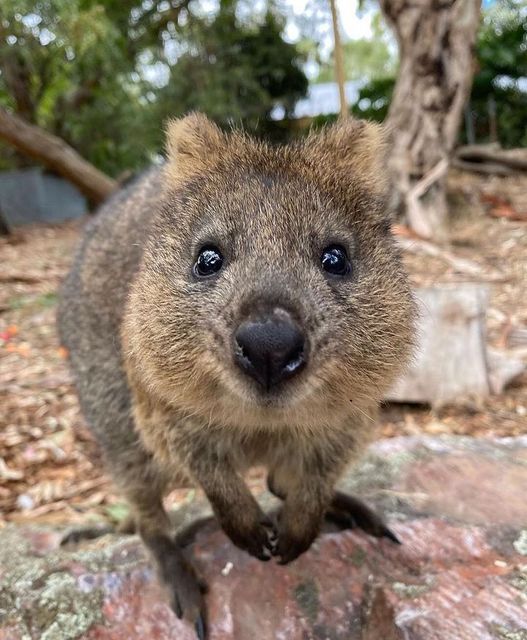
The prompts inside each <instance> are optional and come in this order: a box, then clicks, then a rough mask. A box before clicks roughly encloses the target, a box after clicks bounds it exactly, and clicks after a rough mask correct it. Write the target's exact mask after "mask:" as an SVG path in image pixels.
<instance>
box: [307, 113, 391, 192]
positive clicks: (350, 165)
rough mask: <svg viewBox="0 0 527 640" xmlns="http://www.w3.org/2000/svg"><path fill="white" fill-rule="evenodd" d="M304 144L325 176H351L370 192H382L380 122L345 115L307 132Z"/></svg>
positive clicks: (384, 151) (384, 171)
mask: <svg viewBox="0 0 527 640" xmlns="http://www.w3.org/2000/svg"><path fill="white" fill-rule="evenodd" d="M306 145H307V148H308V152H310V153H312V154H313V155H312V158H313V159H314V160H315V161H316V163H317V165H318V166H319V167H320V169H322V170H325V171H327V172H328V175H331V174H333V175H335V174H336V175H337V176H338V178H339V179H341V178H345V177H346V176H348V177H349V178H354V181H359V182H360V183H361V184H363V185H364V186H365V187H366V188H367V189H369V190H370V191H372V192H373V193H379V194H380V193H383V192H385V191H386V188H387V183H388V180H387V177H388V176H387V157H386V156H387V150H388V149H387V134H386V130H385V128H384V127H383V126H382V125H380V124H377V123H375V122H368V121H366V120H358V119H356V118H351V117H349V118H346V119H345V120H339V121H338V122H337V123H336V124H334V125H332V126H330V127H327V128H326V129H323V130H322V131H321V132H319V133H314V134H311V135H310V136H309V138H308V140H307V143H306Z"/></svg>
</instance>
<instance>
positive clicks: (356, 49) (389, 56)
mask: <svg viewBox="0 0 527 640" xmlns="http://www.w3.org/2000/svg"><path fill="white" fill-rule="evenodd" d="M342 49H343V58H344V74H345V77H346V80H364V79H368V80H377V79H379V78H386V77H390V76H393V75H394V74H395V72H396V67H397V60H396V56H395V55H394V54H393V53H392V51H391V50H390V47H389V44H388V40H387V31H386V28H385V26H384V23H383V22H382V17H381V14H380V13H379V12H377V13H375V15H374V16H373V19H372V35H371V36H369V37H368V38H358V39H356V40H348V41H347V42H344V43H343V45H342ZM334 64H335V63H334V57H333V54H332V55H331V57H330V59H329V60H328V62H327V63H326V64H324V65H322V67H321V69H320V73H319V76H318V79H317V82H332V81H333V80H334V79H335V71H334Z"/></svg>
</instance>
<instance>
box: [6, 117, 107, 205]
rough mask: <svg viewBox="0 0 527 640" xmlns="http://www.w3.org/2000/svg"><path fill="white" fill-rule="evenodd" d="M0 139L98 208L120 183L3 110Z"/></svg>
mask: <svg viewBox="0 0 527 640" xmlns="http://www.w3.org/2000/svg"><path fill="white" fill-rule="evenodd" d="M0 138H3V139H4V140H6V141H7V142H9V143H10V144H12V145H13V146H14V147H15V148H16V149H17V150H18V151H21V152H22V153H25V154H26V155H28V156H30V157H31V158H34V159H35V160H38V161H39V162H42V163H43V164H44V165H46V166H47V167H49V168H50V169H53V171H56V172H57V173H59V174H60V175H62V176H63V177H64V178H66V179H67V180H69V181H70V182H73V183H74V184H75V185H77V187H78V188H79V189H80V190H81V191H82V192H83V193H84V194H85V195H86V196H87V197H88V198H89V200H90V201H91V202H93V203H94V204H98V203H99V202H102V201H103V200H105V199H106V198H107V197H108V196H109V195H110V193H111V192H112V191H114V190H115V189H116V188H117V186H118V185H117V182H116V181H115V180H112V179H111V178H109V177H108V176H107V175H105V174H104V173H102V172H101V171H99V170H98V169H97V168H96V167H94V166H93V165H92V164H90V163H89V162H87V161H86V160H84V159H83V158H82V157H81V156H80V155H79V154H78V153H77V152H76V151H75V150H74V149H72V148H71V147H70V146H69V145H67V144H66V143H65V142H64V140H61V139H60V138H57V136H54V135H52V134H51V133H48V132H47V131H44V129H41V128H40V127H37V126H35V125H32V124H29V123H27V122H26V121H25V120H22V118H19V117H18V116H16V115H14V114H12V113H9V112H8V111H7V110H6V109H4V108H3V107H0Z"/></svg>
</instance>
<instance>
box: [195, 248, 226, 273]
mask: <svg viewBox="0 0 527 640" xmlns="http://www.w3.org/2000/svg"><path fill="white" fill-rule="evenodd" d="M222 266H223V256H222V255H221V251H220V250H219V249H218V247H215V246H213V245H210V244H207V245H205V246H204V247H201V249H200V250H199V253H198V257H197V260H196V262H195V264H194V275H196V276H198V277H199V278H206V277H208V276H213V275H214V274H215V273H218V271H219V270H220V269H221V268H222Z"/></svg>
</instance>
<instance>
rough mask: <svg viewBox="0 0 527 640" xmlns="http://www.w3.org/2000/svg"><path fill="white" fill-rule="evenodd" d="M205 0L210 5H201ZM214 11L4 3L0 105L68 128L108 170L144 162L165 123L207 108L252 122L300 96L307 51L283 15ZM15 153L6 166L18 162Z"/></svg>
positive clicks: (46, 1) (77, 0) (188, 6)
mask: <svg viewBox="0 0 527 640" xmlns="http://www.w3.org/2000/svg"><path fill="white" fill-rule="evenodd" d="M203 4H204V3H203ZM238 4H239V3H238V2H235V1H234V0H222V1H221V2H220V4H219V8H218V10H217V11H216V12H215V13H214V14H213V15H212V16H211V15H210V11H208V12H207V11H205V8H204V6H203V5H202V3H201V2H199V1H198V0H193V1H190V0H170V1H169V0H160V1H159V2H154V1H153V0H136V1H130V0H124V1H122V2H121V1H118V0H99V1H97V0H38V2H35V1H34V0H3V1H2V3H1V5H0V106H7V107H9V108H11V109H12V110H13V111H14V112H15V113H16V114H17V115H19V116H21V117H23V118H24V119H25V120H27V121H28V122H29V123H32V124H37V125H39V126H41V127H43V128H45V129H46V130H48V131H49V132H51V133H53V134H55V135H57V136H59V137H61V138H62V139H63V140H65V141H66V142H67V143H68V144H70V145H71V146H72V147H74V148H75V149H76V150H78V151H79V152H80V153H81V155H82V156H83V157H85V158H86V159H87V160H89V161H90V162H92V163H93V164H95V165H96V166H98V167H99V168H100V169H102V170H103V171H105V172H106V173H108V174H110V175H114V176H115V175H118V174H119V173H120V172H121V171H123V170H124V169H134V168H137V167H139V166H141V165H143V164H145V163H146V162H148V161H149V160H150V159H151V157H152V155H153V154H155V153H157V152H158V151H159V150H160V149H161V146H162V129H163V121H164V120H165V119H166V118H167V117H168V116H172V115H178V114H182V113H184V112H185V111H187V110H189V109H202V110H205V111H207V113H208V114H209V115H210V116H212V117H213V118H215V119H216V120H217V121H218V122H220V123H222V124H225V123H227V121H228V120H229V119H234V120H237V121H241V122H242V123H243V124H244V125H245V126H248V127H254V126H255V125H256V123H257V122H259V121H265V120H266V119H267V118H268V117H269V114H270V112H271V111H272V109H273V108H274V107H275V106H278V105H280V106H282V107H283V108H284V109H285V111H286V113H287V112H290V111H291V109H292V108H293V106H294V103H295V101H296V100H297V99H298V98H299V97H301V96H302V95H304V94H305V92H306V89H307V78H306V76H305V74H304V72H303V69H302V64H303V57H302V55H301V54H300V53H299V51H298V49H297V48H296V47H295V46H294V45H292V44H290V43H288V42H286V41H285V40H284V38H283V35H282V33H283V28H284V19H283V17H282V16H281V15H280V13H279V12H278V11H277V10H276V8H274V6H273V5H269V7H268V9H267V11H266V12H264V13H256V12H255V11H249V12H247V11H245V12H243V15H242V16H240V15H239V12H237V11H236V9H237V6H238ZM23 162H24V160H23V159H22V158H21V157H19V156H17V154H16V153H15V152H14V151H10V150H6V153H2V160H1V161H0V167H3V168H6V167H9V166H13V165H20V164H21V163H23Z"/></svg>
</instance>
